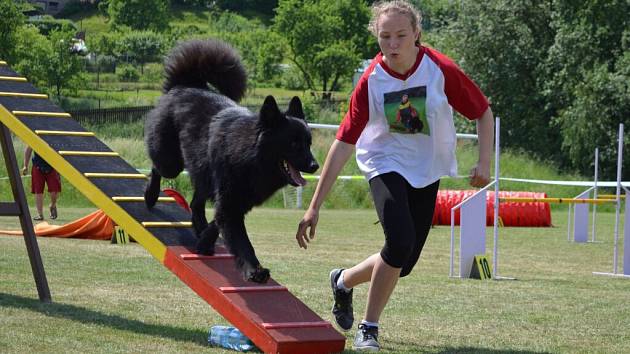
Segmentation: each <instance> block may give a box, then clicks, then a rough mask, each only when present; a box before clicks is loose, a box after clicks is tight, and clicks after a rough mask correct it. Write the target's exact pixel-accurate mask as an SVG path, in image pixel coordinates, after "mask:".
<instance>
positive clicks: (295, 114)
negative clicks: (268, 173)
mask: <svg viewBox="0 0 630 354" xmlns="http://www.w3.org/2000/svg"><path fill="white" fill-rule="evenodd" d="M259 124H260V127H261V130H262V134H261V138H260V139H261V141H260V142H259V143H260V144H261V145H262V146H264V148H265V150H266V151H267V152H268V153H269V154H270V155H268V156H272V157H273V159H274V160H276V163H277V166H278V170H279V172H280V173H281V174H282V175H283V176H284V177H285V178H286V181H287V183H289V184H291V185H292V186H296V187H297V186H303V185H305V184H306V180H304V178H303V177H302V175H301V174H300V171H301V172H307V173H313V172H315V171H317V169H318V168H319V165H318V164H317V161H315V158H314V157H313V154H312V153H311V140H312V137H311V130H310V128H309V127H308V124H307V123H306V120H305V118H304V110H303V109H302V102H301V101H300V99H299V98H298V97H293V99H291V102H290V103H289V108H288V109H287V110H286V111H285V112H281V111H280V109H279V108H278V104H277V103H276V100H275V99H274V98H273V96H267V98H266V99H265V102H264V103H263V105H262V107H261V109H260V114H259Z"/></svg>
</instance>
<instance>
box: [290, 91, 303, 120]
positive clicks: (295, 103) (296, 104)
mask: <svg viewBox="0 0 630 354" xmlns="http://www.w3.org/2000/svg"><path fill="white" fill-rule="evenodd" d="M286 114H287V115H288V116H291V117H295V118H301V119H305V117H304V110H303V109H302V101H300V98H299V97H297V96H293V98H292V99H291V102H289V109H288V110H287V112H286Z"/></svg>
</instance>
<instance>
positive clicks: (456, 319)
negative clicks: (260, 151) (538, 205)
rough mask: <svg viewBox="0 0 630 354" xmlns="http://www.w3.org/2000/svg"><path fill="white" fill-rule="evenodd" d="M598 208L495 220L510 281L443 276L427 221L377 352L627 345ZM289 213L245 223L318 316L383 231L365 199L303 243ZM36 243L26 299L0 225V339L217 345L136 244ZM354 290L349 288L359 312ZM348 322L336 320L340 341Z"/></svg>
mask: <svg viewBox="0 0 630 354" xmlns="http://www.w3.org/2000/svg"><path fill="white" fill-rule="evenodd" d="M90 211H91V210H90V209H66V210H65V211H64V213H63V214H62V215H64V217H68V218H71V217H72V215H74V216H76V217H78V216H82V215H85V214H87V213H88V212H90ZM598 215H599V216H598V224H597V225H598V236H597V238H598V239H599V240H600V241H602V242H600V243H590V244H575V243H570V242H567V240H566V216H565V214H564V213H559V212H554V214H553V220H554V224H555V225H556V227H553V228H502V229H501V230H500V242H499V255H500V258H499V273H500V274H501V275H505V276H513V277H516V278H517V279H518V280H516V281H479V280H462V279H452V278H449V277H448V260H449V237H450V229H449V228H448V227H442V226H438V227H435V228H434V229H433V230H432V231H431V234H430V237H429V240H428V241H427V244H426V246H425V250H424V252H423V256H422V258H421V259H420V262H419V263H418V265H417V267H416V269H415V271H414V272H413V273H412V274H411V275H410V276H409V277H407V278H404V279H401V281H400V282H399V284H398V287H397V289H396V291H395V292H394V294H393V296H392V299H391V301H390V303H389V305H388V307H387V308H386V310H385V313H384V315H383V317H382V321H381V326H382V330H381V342H382V344H383V349H384V352H385V353H627V352H629V351H630V332H628V330H627V329H628V328H629V327H630V307H628V306H627V298H628V297H627V296H628V293H629V292H630V281H628V280H627V279H618V278H609V277H598V276H594V275H592V274H591V272H592V271H611V270H612V247H613V246H612V240H613V235H612V234H613V225H614V224H613V223H614V214H612V213H599V214H598ZM301 217H302V211H299V210H279V209H255V210H254V211H253V212H252V213H250V214H249V216H248V218H247V220H246V223H247V227H248V230H249V232H250V234H251V239H252V242H253V243H254V245H255V247H256V250H257V253H258V255H259V257H260V259H261V260H262V262H263V264H264V265H266V266H268V267H270V268H271V270H272V276H273V277H274V279H276V280H277V281H279V282H280V283H281V284H284V285H286V286H287V287H289V289H290V290H291V292H292V293H294V294H295V295H296V296H297V297H298V298H300V299H301V300H302V301H303V302H305V303H306V304H307V305H308V306H309V307H311V308H312V309H313V310H314V311H315V312H316V313H318V314H319V315H320V316H322V317H323V318H324V319H328V320H330V319H331V316H330V315H329V310H330V301H331V299H330V294H329V292H330V291H329V288H328V285H327V284H328V279H327V276H328V271H329V270H330V269H331V268H333V267H340V266H341V267H348V266H351V265H353V264H354V263H355V262H358V261H360V260H362V259H363V258H364V257H366V256H367V255H369V254H371V253H373V252H375V251H376V250H378V249H379V248H380V246H381V244H382V239H383V236H382V231H381V228H380V226H379V225H374V224H373V221H374V220H376V215H375V213H374V211H372V210H330V209H326V210H323V211H322V214H321V217H320V223H319V227H318V229H317V232H318V233H317V237H316V239H315V240H314V241H313V242H312V243H311V244H310V247H309V249H308V250H302V249H299V248H298V247H297V245H296V243H295V238H294V234H295V229H296V226H297V223H298V221H299V220H300V218H301ZM11 225H13V226H14V227H17V226H16V225H17V224H16V222H15V218H7V217H3V218H0V228H7V227H10V226H11ZM491 232H492V231H491V229H490V228H489V229H488V235H491ZM39 245H40V249H41V253H42V257H43V261H44V265H45V267H46V273H47V276H48V281H49V285H50V289H51V292H52V297H53V303H52V304H41V303H39V302H38V301H37V294H36V290H35V285H34V282H33V278H32V275H31V270H30V265H29V263H28V258H27V255H26V251H25V247H24V241H23V240H22V239H21V238H19V237H15V236H0V249H2V252H0V269H2V277H0V326H1V327H2V328H3V330H2V331H0V348H2V352H3V353H23V352H42V353H60V352H64V353H68V352H75V353H85V352H90V353H110V352H160V353H174V352H208V353H219V352H224V351H222V350H220V349H217V348H211V347H208V346H207V345H206V344H205V343H206V338H207V331H208V329H209V328H210V326H212V325H215V324H226V323H225V321H224V320H223V319H222V318H220V316H218V315H217V314H216V313H215V312H214V311H213V310H212V309H211V308H210V307H209V306H208V305H207V304H206V303H205V302H203V301H202V300H201V299H200V298H198V297H197V296H196V295H195V294H194V293H193V292H192V291H191V290H189V289H188V288H187V287H186V286H184V285H183V284H182V283H181V282H180V281H179V280H178V279H177V278H176V277H175V276H174V275H172V274H171V273H169V272H168V271H166V270H165V269H163V268H162V266H161V265H160V264H159V262H157V261H156V260H155V259H153V258H152V257H150V256H149V254H148V253H147V252H146V251H144V250H143V249H142V248H141V247H140V246H139V245H137V244H130V245H127V246H119V245H112V244H110V243H109V242H106V241H89V240H71V239H46V238H40V239H39ZM491 250H492V237H491V236H487V254H488V255H491V253H492V252H491ZM366 291H367V288H366V286H365V285H364V286H360V287H358V288H357V289H356V290H355V297H354V299H355V315H356V317H357V318H359V319H360V318H361V317H362V312H363V310H364V308H365V297H366ZM353 334H354V333H352V332H349V333H347V334H346V336H347V338H348V341H347V343H346V348H348V349H350V343H351V342H350V340H351V338H352V336H353ZM225 352H226V353H227V351H225ZM347 352H348V353H350V352H352V351H351V350H347Z"/></svg>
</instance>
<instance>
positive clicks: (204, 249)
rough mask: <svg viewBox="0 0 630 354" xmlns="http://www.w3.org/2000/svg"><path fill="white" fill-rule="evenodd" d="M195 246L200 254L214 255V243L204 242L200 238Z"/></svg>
mask: <svg viewBox="0 0 630 354" xmlns="http://www.w3.org/2000/svg"><path fill="white" fill-rule="evenodd" d="M195 248H196V250H197V253H198V254H203V255H204V256H213V255H214V244H209V243H208V242H204V240H203V239H199V241H197V245H196V247H195Z"/></svg>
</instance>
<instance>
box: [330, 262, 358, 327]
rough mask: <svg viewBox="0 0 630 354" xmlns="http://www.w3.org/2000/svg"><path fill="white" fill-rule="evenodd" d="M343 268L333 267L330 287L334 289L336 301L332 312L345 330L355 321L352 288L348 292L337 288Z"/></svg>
mask: <svg viewBox="0 0 630 354" xmlns="http://www.w3.org/2000/svg"><path fill="white" fill-rule="evenodd" d="M341 271H343V269H333V270H332V271H331V272H330V287H331V288H332V291H333V297H334V299H335V303H334V304H333V307H332V313H333V315H335V321H337V324H338V325H339V327H341V328H342V329H343V330H344V331H347V330H349V329H350V328H352V323H354V315H353V314H352V289H350V291H348V292H346V291H345V290H343V289H339V288H337V280H338V279H339V275H341Z"/></svg>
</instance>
